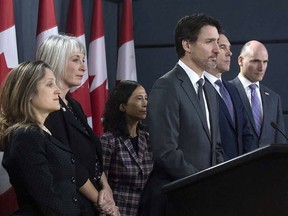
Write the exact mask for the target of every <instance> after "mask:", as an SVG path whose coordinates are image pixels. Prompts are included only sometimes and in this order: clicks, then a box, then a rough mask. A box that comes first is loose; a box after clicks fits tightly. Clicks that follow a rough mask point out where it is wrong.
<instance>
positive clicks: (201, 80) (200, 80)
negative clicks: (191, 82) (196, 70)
mask: <svg viewBox="0 0 288 216" xmlns="http://www.w3.org/2000/svg"><path fill="white" fill-rule="evenodd" d="M203 83H204V79H203V78H200V79H199V80H198V81H197V84H198V85H199V86H203Z"/></svg>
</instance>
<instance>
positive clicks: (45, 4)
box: [36, 0, 58, 49]
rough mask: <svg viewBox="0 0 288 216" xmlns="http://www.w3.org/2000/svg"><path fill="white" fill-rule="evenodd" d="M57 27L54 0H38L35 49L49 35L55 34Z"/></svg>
mask: <svg viewBox="0 0 288 216" xmlns="http://www.w3.org/2000/svg"><path fill="white" fill-rule="evenodd" d="M57 34H58V27H57V22H56V16H55V8H54V0H40V1H39V9H38V23H37V36H36V49H38V47H39V46H40V44H41V43H42V42H43V41H44V40H45V39H46V38H47V37H49V36H50V35H57Z"/></svg>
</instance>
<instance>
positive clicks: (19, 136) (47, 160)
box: [2, 127, 81, 216]
mask: <svg viewBox="0 0 288 216" xmlns="http://www.w3.org/2000/svg"><path fill="white" fill-rule="evenodd" d="M73 160H74V155H73V153H72V151H71V149H70V148H69V146H67V145H65V144H64V143H61V142H59V141H58V140H57V139H55V138H54V137H52V136H50V135H48V134H46V133H45V135H44V133H43V132H41V131H40V129H39V128H38V127H30V128H28V129H27V130H26V129H24V128H18V129H16V131H14V132H13V134H12V136H11V139H10V142H9V144H8V146H7V148H6V149H5V152H4V156H3V162H2V163H3V167H5V169H6V170H7V171H8V174H9V177H10V181H11V183H12V185H13V187H14V188H15V191H16V194H17V199H18V203H19V206H20V210H19V211H18V213H19V214H20V213H21V215H39V216H41V215H49V216H51V215H57V216H58V215H71V216H72V215H75V216H77V215H81V209H80V206H79V203H78V202H77V200H78V198H79V193H78V190H77V188H76V185H75V183H74V181H73V180H74V179H75V175H76V173H75V163H73Z"/></svg>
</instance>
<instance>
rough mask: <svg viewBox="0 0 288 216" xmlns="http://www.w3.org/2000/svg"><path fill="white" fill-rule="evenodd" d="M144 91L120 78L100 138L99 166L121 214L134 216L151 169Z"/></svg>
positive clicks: (105, 115) (134, 83) (106, 109)
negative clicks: (145, 120)
mask: <svg viewBox="0 0 288 216" xmlns="http://www.w3.org/2000/svg"><path fill="white" fill-rule="evenodd" d="M146 108H147V94H146V91H145V89H144V88H143V86H141V85H140V84H138V83H137V82H135V81H128V80H126V81H122V82H120V83H119V84H118V85H117V86H116V87H115V88H114V89H113V91H112V92H111V93H110V95H109V98H108V101H107V103H106V108H105V111H104V115H103V128H104V132H105V133H104V134H103V136H102V137H101V138H100V141H101V143H102V151H103V167H104V172H105V173H106V175H107V178H108V183H109V185H110V187H111V189H112V191H113V197H114V200H115V202H116V205H117V206H118V207H119V211H120V214H121V216H123V215H124V216H125V215H127V216H136V215H138V209H139V204H140V198H141V193H142V191H143V188H144V186H145V184H146V182H147V180H148V177H149V175H150V173H151V171H152V168H153V161H152V153H151V149H150V146H149V134H148V133H147V132H146V131H145V130H144V127H143V125H142V123H141V120H144V119H145V118H146Z"/></svg>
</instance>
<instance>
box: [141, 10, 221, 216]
mask: <svg viewBox="0 0 288 216" xmlns="http://www.w3.org/2000/svg"><path fill="white" fill-rule="evenodd" d="M220 29H221V26H220V24H219V22H218V21H217V20H216V19H214V18H212V17H210V16H207V15H205V14H193V15H190V16H185V17H183V18H181V19H180V20H179V22H178V24H177V26H176V30H175V46H176V52H177V55H178V57H179V61H178V63H177V64H176V66H175V67H174V68H173V69H172V70H171V71H170V72H168V73H166V74H165V75H164V76H162V77H161V78H159V79H158V80H157V81H156V82H155V83H154V85H153V87H152V90H151V93H150V95H149V101H148V128H149V132H150V137H151V146H152V151H153V158H154V162H155V163H154V169H153V172H152V174H151V178H150V180H149V181H148V183H147V188H146V189H145V193H148V195H145V197H148V198H147V200H148V201H150V203H149V204H148V206H146V207H145V208H144V209H145V210H146V211H147V212H145V214H146V215H149V216H162V215H177V213H175V212H168V210H167V207H168V203H167V198H166V196H165V195H164V194H162V193H161V188H162V186H163V185H165V184H167V183H170V182H172V181H175V180H177V179H181V178H183V177H186V176H188V175H192V174H195V173H197V172H199V171H200V170H203V169H206V168H208V167H211V166H213V165H216V164H218V163H220V162H222V161H223V156H222V148H221V146H220V133H219V122H218V115H219V114H218V112H219V109H218V99H217V92H216V91H215V90H214V88H213V86H212V85H211V84H210V83H209V82H205V80H204V74H203V72H204V70H210V69H212V68H215V67H216V57H217V54H218V53H219V47H218V44H217V42H218V39H219V34H218V31H220ZM204 82H205V84H204Z"/></svg>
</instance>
